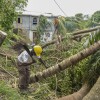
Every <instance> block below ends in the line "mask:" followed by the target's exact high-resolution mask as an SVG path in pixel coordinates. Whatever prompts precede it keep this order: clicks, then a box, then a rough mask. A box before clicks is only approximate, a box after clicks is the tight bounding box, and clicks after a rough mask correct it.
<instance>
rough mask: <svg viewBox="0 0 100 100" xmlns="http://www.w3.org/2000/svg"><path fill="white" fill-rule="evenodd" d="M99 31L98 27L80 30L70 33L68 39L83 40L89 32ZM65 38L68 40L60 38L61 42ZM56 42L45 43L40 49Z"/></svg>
mask: <svg viewBox="0 0 100 100" xmlns="http://www.w3.org/2000/svg"><path fill="white" fill-rule="evenodd" d="M99 29H100V26H99V27H95V28H92V29H86V30H81V31H77V32H74V33H72V36H71V37H70V39H74V40H76V39H77V38H80V39H81V38H83V37H85V36H88V35H89V32H93V31H97V30H99ZM83 33H84V34H83ZM66 38H68V37H62V38H61V41H63V40H64V39H66ZM56 41H57V39H55V40H52V41H50V42H48V43H45V44H44V45H43V46H42V48H45V47H47V46H49V45H51V44H54V43H56Z"/></svg>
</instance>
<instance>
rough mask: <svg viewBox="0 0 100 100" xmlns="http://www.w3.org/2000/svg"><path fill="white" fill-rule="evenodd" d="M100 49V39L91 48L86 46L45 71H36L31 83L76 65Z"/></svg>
mask: <svg viewBox="0 0 100 100" xmlns="http://www.w3.org/2000/svg"><path fill="white" fill-rule="evenodd" d="M99 49H100V41H98V42H97V43H95V44H94V45H91V46H90V47H89V48H86V49H84V50H82V51H81V52H79V53H77V54H75V55H73V56H71V57H69V58H67V59H65V60H63V61H62V62H60V63H58V64H56V65H55V66H52V67H50V68H48V69H46V70H44V71H43V72H38V73H36V74H35V75H34V76H33V77H31V78H30V83H33V82H38V81H40V80H42V79H45V78H47V77H50V76H52V75H54V74H56V73H58V72H60V71H62V70H65V69H66V68H67V67H69V66H71V65H75V64H76V63H78V62H79V61H81V60H82V59H84V58H86V57H88V56H90V55H91V54H93V53H95V52H96V51H98V50H99Z"/></svg>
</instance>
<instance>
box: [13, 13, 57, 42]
mask: <svg viewBox="0 0 100 100" xmlns="http://www.w3.org/2000/svg"><path fill="white" fill-rule="evenodd" d="M39 16H40V15H32V14H22V15H19V16H18V19H17V21H15V22H14V28H17V29H24V30H26V31H27V34H26V35H27V37H28V38H29V39H30V40H31V41H32V42H33V41H34V38H35V37H36V34H38V33H37V26H38V23H39ZM44 16H45V15H44ZM46 17H47V20H48V21H50V22H51V23H52V25H51V27H49V26H48V27H46V30H45V32H44V34H43V35H42V36H41V42H47V41H50V40H52V35H53V33H54V30H55V28H54V24H53V20H54V18H55V17H57V16H51V15H49V16H46Z"/></svg>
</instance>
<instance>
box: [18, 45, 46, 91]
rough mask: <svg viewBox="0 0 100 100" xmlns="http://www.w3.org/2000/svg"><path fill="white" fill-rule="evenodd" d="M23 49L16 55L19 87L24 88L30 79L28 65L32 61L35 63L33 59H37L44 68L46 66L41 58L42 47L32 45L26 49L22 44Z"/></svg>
mask: <svg viewBox="0 0 100 100" xmlns="http://www.w3.org/2000/svg"><path fill="white" fill-rule="evenodd" d="M24 49H25V51H23V52H22V53H21V54H20V55H19V56H18V61H17V65H18V66H17V68H18V71H19V85H18V87H19V89H20V90H23V89H24V90H26V89H27V88H28V86H29V81H30V66H29V65H31V64H33V63H36V60H35V59H38V60H39V61H40V62H41V63H42V64H43V65H44V66H45V67H46V68H47V66H46V65H45V63H44V62H43V60H42V59H41V53H42V48H41V46H39V45H34V46H33V48H32V49H28V48H27V46H25V45H24Z"/></svg>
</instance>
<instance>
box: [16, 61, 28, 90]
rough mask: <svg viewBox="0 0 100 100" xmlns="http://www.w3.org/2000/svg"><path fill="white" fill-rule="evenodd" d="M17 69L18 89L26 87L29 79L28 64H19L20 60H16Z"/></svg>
mask: <svg viewBox="0 0 100 100" xmlns="http://www.w3.org/2000/svg"><path fill="white" fill-rule="evenodd" d="M17 69H18V72H19V83H18V87H19V89H27V88H28V86H29V81H30V66H21V63H20V62H17Z"/></svg>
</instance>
